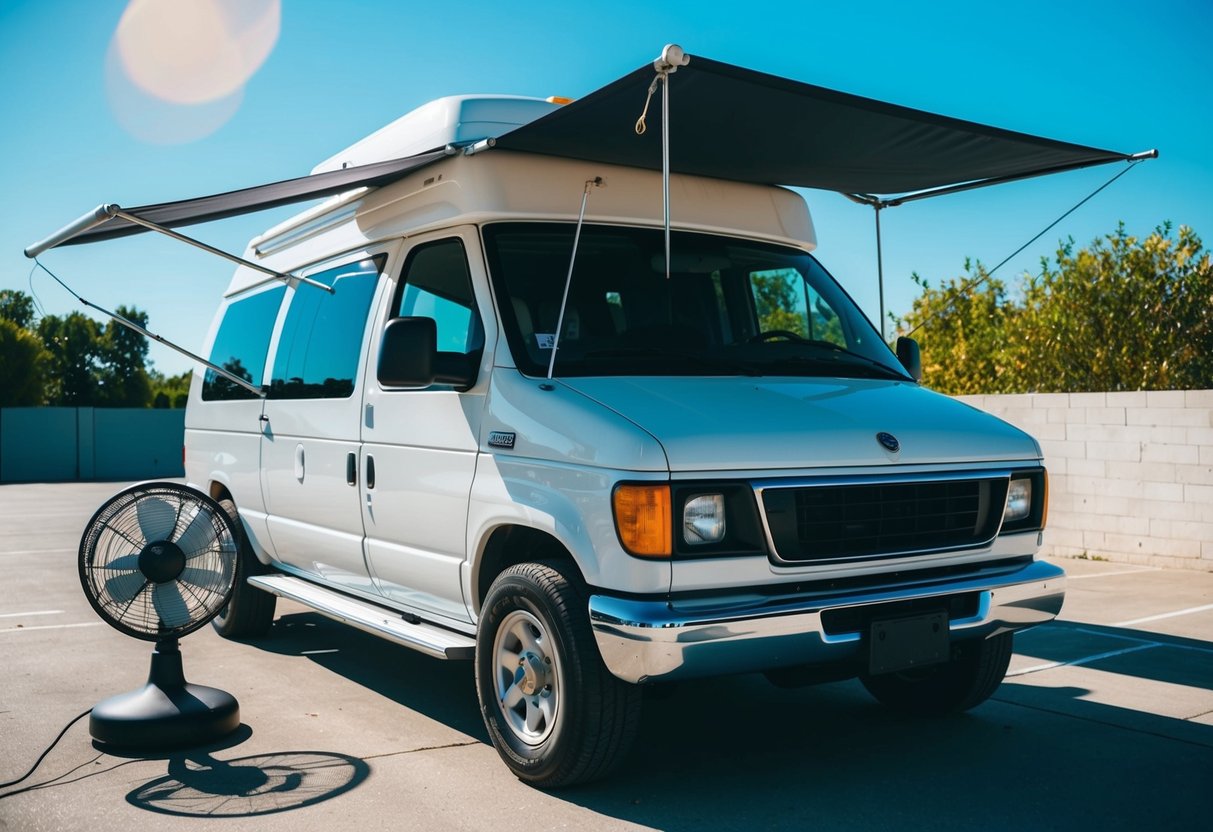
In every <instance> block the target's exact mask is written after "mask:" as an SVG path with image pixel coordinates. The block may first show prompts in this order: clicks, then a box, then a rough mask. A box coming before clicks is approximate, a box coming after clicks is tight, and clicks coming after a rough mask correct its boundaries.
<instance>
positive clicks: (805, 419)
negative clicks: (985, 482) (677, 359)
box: [561, 376, 1040, 471]
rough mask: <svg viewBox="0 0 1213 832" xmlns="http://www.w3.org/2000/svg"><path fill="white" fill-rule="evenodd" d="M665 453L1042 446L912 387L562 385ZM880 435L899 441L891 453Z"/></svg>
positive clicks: (797, 464) (905, 455)
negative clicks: (622, 420) (649, 437)
mask: <svg viewBox="0 0 1213 832" xmlns="http://www.w3.org/2000/svg"><path fill="white" fill-rule="evenodd" d="M561 382H562V384H564V385H566V386H568V387H569V388H571V389H573V390H575V391H577V392H579V393H581V394H582V395H584V396H587V397H588V398H590V399H593V400H594V401H596V402H598V403H599V404H601V405H603V406H604V407H607V408H610V409H611V410H613V411H615V412H616V413H619V414H620V415H622V416H625V417H626V418H627V419H628V420H630V421H631V422H633V423H634V424H636V425H637V426H639V427H641V428H643V429H644V430H645V431H646V432H648V433H650V434H652V436H654V437H655V438H656V439H657V441H659V442H660V443H661V445H662V446H663V447H664V448H665V452H666V457H667V458H668V460H669V465H670V470H671V471H719V470H754V469H778V468H785V469H791V468H821V467H836V466H837V467H851V466H881V465H919V464H938V463H943V464H950V463H972V462H998V461H1004V460H1006V461H1010V460H1015V461H1022V460H1035V459H1039V457H1040V449H1039V446H1038V445H1037V444H1036V441H1035V440H1034V439H1032V437H1030V436H1028V435H1027V434H1026V433H1024V432H1023V431H1021V430H1019V429H1018V428H1015V427H1012V426H1011V425H1008V424H1007V423H1006V422H1003V421H1002V420H1000V419H997V418H995V417H993V416H991V415H989V414H988V413H983V412H982V411H980V410H976V409H974V408H972V407H970V406H968V405H966V404H963V403H961V402H958V401H955V400H953V399H950V398H948V397H947V396H943V395H941V394H939V393H935V392H932V391H930V390H927V389H925V388H923V387H919V386H917V385H914V384H909V383H904V382H897V381H885V380H878V379H839V378H812V379H806V378H766V379H753V378H735V377H721V378H702V377H695V378H687V377H664V376H663V377H626V378H621V377H596V378H566V379H561ZM878 433H888V434H892V435H893V436H894V437H896V440H897V443H898V444H899V445H900V447H899V449H898V450H896V451H890V450H887V449H886V448H885V447H884V446H883V445H882V444H881V442H880V441H879V440H878V439H877V434H878Z"/></svg>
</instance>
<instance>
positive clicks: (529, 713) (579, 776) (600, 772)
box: [476, 563, 641, 789]
mask: <svg viewBox="0 0 1213 832" xmlns="http://www.w3.org/2000/svg"><path fill="white" fill-rule="evenodd" d="M587 601H588V598H587V594H586V590H585V587H584V584H583V583H582V581H581V579H580V576H578V575H577V574H576V572H575V571H573V569H572V568H570V567H569V566H567V565H565V564H561V563H523V564H519V565H517V566H511V567H510V568H509V569H507V570H505V571H504V572H502V573H501V575H499V576H498V577H497V580H495V581H493V585H492V586H491V587H490V588H489V592H488V595H487V597H486V598H485V601H484V606H483V608H482V610H481V618H480V628H479V630H478V632H477V634H476V691H477V693H478V695H479V697H480V711H481V714H482V715H483V716H484V724H485V726H486V727H487V728H488V732H489V738H490V739H491V740H492V742H493V746H494V747H495V748H496V749H497V753H499V754H500V755H501V759H502V760H504V761H505V764H506V765H507V766H509V768H510V770H511V771H513V772H514V774H515V775H516V776H517V777H518V779H520V780H522V781H523V782H524V783H528V784H530V785H532V786H536V787H539V788H544V789H553V788H557V787H560V786H570V785H573V784H575V783H585V782H588V781H590V780H596V779H599V778H602V777H605V776H607V775H608V774H610V773H611V772H612V771H613V770H614V769H615V767H616V766H618V764H619V763H620V762H621V761H622V760H623V758H624V756H625V755H626V754H627V752H628V749H629V748H630V747H631V744H632V741H633V739H635V736H636V730H637V728H638V726H639V722H640V706H641V690H640V688H639V687H638V686H636V685H630V684H627V683H626V682H622V681H620V680H619V679H616V678H615V677H614V676H612V675H611V673H610V671H608V670H607V669H606V666H605V665H604V664H603V663H602V658H601V656H600V655H599V653H598V646H597V644H596V643H595V642H594V635H593V633H592V632H591V630H590V621H589V615H588V612H587ZM515 657H517V659H518V670H517V671H514V672H512V673H511V672H509V671H507V669H506V663H507V662H508V663H509V666H510V667H512V666H513V659H514V658H515ZM503 659H504V661H503Z"/></svg>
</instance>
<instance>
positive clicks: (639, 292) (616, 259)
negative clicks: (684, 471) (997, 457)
mask: <svg viewBox="0 0 1213 832" xmlns="http://www.w3.org/2000/svg"><path fill="white" fill-rule="evenodd" d="M575 230H576V227H575V226H574V225H572V224H569V223H495V224H491V225H487V226H485V227H484V240H485V251H486V253H487V256H488V263H489V271H490V274H491V275H492V280H493V287H494V291H495V293H496V295H497V299H498V308H499V309H500V310H501V317H502V319H503V324H504V326H505V331H506V338H507V340H508V341H509V344H510V349H511V350H512V352H513V354H514V359H515V361H516V362H517V364H518V367H519V369H521V370H522V371H523V372H524V373H526V374H528V375H536V376H545V375H547V370H548V362H549V360H550V359H551V355H552V349H553V346H555V347H556V348H557V355H556V366H555V373H554V375H556V376H603V375H696V376H703V375H750V376H767V375H784V376H837V377H851V378H895V379H899V380H908V379H909V376H908V375H907V374H906V372H905V371H904V370H903V369H902V368H901V365H900V364H899V363H898V362H897V359H896V358H895V357H894V356H893V354H892V353H891V352H889V349H888V347H886V346H885V344H884V343H882V341H881V339H880V335H879V333H877V332H876V330H875V329H874V328H873V327H872V325H871V324H870V323H869V322H868V320H867V318H865V317H864V316H863V314H862V313H861V312H860V311H859V309H858V308H857V307H856V306H855V304H854V303H853V302H852V301H851V299H850V298H849V297H847V295H846V293H845V292H844V291H843V290H842V289H841V287H839V286H838V284H837V283H835V282H834V279H833V278H832V277H830V276H829V274H827V273H826V271H825V269H823V268H822V267H821V266H820V265H819V264H818V263H817V261H816V260H814V259H813V258H812V257H811V256H809V255H808V254H806V253H805V252H803V251H799V250H797V249H793V248H787V247H784V246H776V245H770V244H766V243H758V242H753V241H750V240H738V239H732V238H728V237H720V236H715V235H710V234H696V233H691V232H685V231H675V232H673V234H672V242H671V251H672V254H671V257H670V267H671V268H670V278H669V280H667V279H666V277H665V253H664V252H665V242H664V236H663V232H662V231H661V229H654V228H625V227H618V226H603V225H590V224H586V225H585V226H584V227H583V228H582V232H581V241H580V243H579V245H578V251H577V262H576V265H575V268H574V270H573V279H572V283H571V285H570V287H569V300H568V305H567V307H566V309H565V313H564V325H563V329H562V331H561V333H560V338H559V342H558V343H557V339H556V337H555V336H556V324H557V320H558V318H559V316H560V300H561V297H562V296H563V294H564V284H565V278H566V276H567V275H568V268H569V256H570V254H571V252H572V247H573V234H574V232H575Z"/></svg>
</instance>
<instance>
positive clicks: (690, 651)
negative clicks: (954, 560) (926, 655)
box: [590, 561, 1066, 682]
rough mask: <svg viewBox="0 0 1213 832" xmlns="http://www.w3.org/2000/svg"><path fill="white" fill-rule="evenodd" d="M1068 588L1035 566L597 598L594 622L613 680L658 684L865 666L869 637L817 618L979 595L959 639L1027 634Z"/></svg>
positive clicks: (955, 633)
mask: <svg viewBox="0 0 1213 832" xmlns="http://www.w3.org/2000/svg"><path fill="white" fill-rule="evenodd" d="M1065 582H1066V578H1065V572H1063V571H1062V570H1061V569H1059V568H1058V567H1056V566H1053V565H1052V564H1048V563H1045V562H1043V561H1033V562H1032V563H1030V564H1027V565H1025V566H1024V567H1023V568H1021V569H1017V570H1014V571H1011V572H1004V573H1001V574H998V575H993V576H991V575H982V576H977V577H969V578H964V577H961V578H956V579H950V580H946V581H941V582H939V583H932V584H926V585H916V586H909V587H888V588H880V589H875V590H870V591H863V592H854V593H839V594H831V595H813V596H806V597H804V598H791V599H788V598H782V599H780V600H779V601H777V602H772V601H767V600H764V601H755V600H753V599H750V600H748V601H734V602H732V603H723V602H722V603H720V604H717V605H714V606H699V607H697V608H695V609H681V608H679V607H677V606H674V605H672V604H670V603H669V602H668V601H644V600H634V599H626V598H615V597H613V596H609V595H592V596H591V597H590V624H591V625H592V627H593V629H594V638H595V639H596V640H597V642H598V650H599V652H601V653H602V659H603V661H604V662H605V663H606V666H607V668H608V669H609V670H610V671H611V673H613V674H614V675H615V676H618V677H619V678H620V679H623V680H624V681H627V682H654V681H664V680H673V679H687V678H694V677H697V676H714V675H719V674H723V673H740V672H746V671H754V670H767V669H770V668H776V667H787V666H792V665H801V664H823V665H824V664H833V663H838V662H847V661H856V660H858V659H860V657H861V656H862V655H863V652H862V651H863V649H864V645H863V633H861V632H853V633H827V632H826V630H825V628H824V627H823V626H822V620H821V614H822V613H823V612H825V611H827V610H836V609H844V608H850V607H861V606H866V605H871V604H881V603H888V602H893V601H906V600H913V599H923V598H941V599H942V598H946V597H947V596H949V595H955V594H957V593H972V592H976V593H978V604H977V612H976V614H975V615H973V616H972V617H969V618H960V619H953V620H952V621H951V622H950V623H949V629H950V630H951V633H952V639H953V641H959V640H961V639H969V638H973V639H977V638H986V637H988V636H991V635H994V634H996V633H1001V632H1013V631H1015V630H1022V629H1025V628H1027V627H1032V626H1035V625H1037V624H1043V623H1045V622H1046V621H1051V620H1052V619H1053V618H1055V617H1056V616H1057V613H1058V612H1060V611H1061V604H1062V600H1063V598H1064V596H1065Z"/></svg>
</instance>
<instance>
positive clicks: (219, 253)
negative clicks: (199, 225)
mask: <svg viewBox="0 0 1213 832" xmlns="http://www.w3.org/2000/svg"><path fill="white" fill-rule="evenodd" d="M110 207H111V208H112V209H113V216H115V217H121V218H122V219H124V220H126V221H127V222H131V223H134V224H135V225H141V226H143V227H144V228H146V229H148V230H149V231H155V232H157V233H160V234H163V235H164V236H166V237H171V238H172V239H174V240H177V241H178V242H181V243H186V244H188V245H191V246H194V248H200V249H202V250H203V251H205V252H208V253H210V254H213V255H215V256H216V257H222V258H223V259H224V260H230V261H231V262H233V263H236V264H238V265H241V266H246V267H248V268H250V269H253V270H254V271H258V272H261V273H262V274H268V275H269V276H270V277H276V278H278V279H279V280H282V281H285V282H287V283H290V282H291V281H293V280H298V281H299V282H300V283H306V284H307V285H309V286H315V287H316V288H317V289H323V290H324V291H326V292H328V293H330V294H332V292H333V287H332V286H325V285H324V284H323V283H320V282H319V281H316V280H311V279H310V278H306V277H298V276H296V275H293V274H284V273H283V272H276V271H274V270H273V269H267V268H266V267H265V266H261V265H258V264H256V263H251V262H249V261H248V260H245V259H244V258H243V257H237V256H236V255H234V254H230V253H228V252H226V251H223V250H222V249H217V248H215V247H214V246H209V245H207V244H206V243H204V242H202V241H201V240H195V239H194V238H193V237H187V236H185V235H184V234H179V233H177V232H176V231H174V230H173V229H171V228H166V227H165V226H163V225H159V224H157V223H154V222H152V221H151V220H145V219H143V218H142V217H139V216H136V215H135V214H131V213H129V212H127V211H123V210H122V209H121V208H119V207H118V206H117V205H112V206H110Z"/></svg>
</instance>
